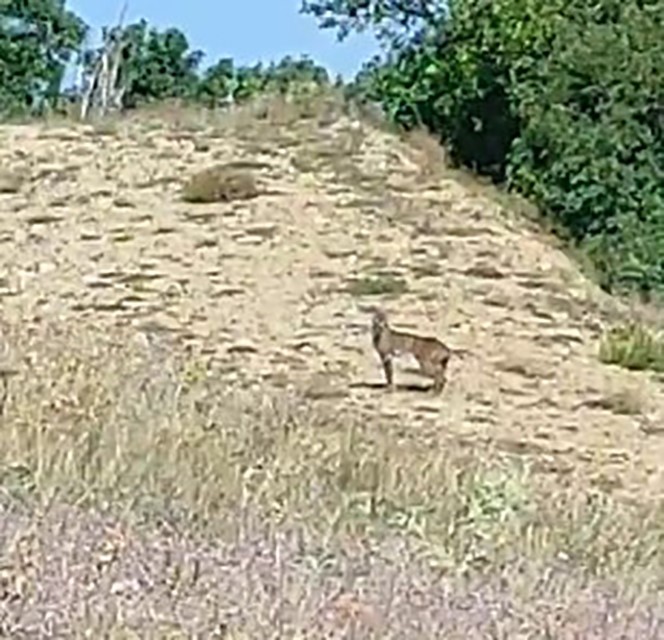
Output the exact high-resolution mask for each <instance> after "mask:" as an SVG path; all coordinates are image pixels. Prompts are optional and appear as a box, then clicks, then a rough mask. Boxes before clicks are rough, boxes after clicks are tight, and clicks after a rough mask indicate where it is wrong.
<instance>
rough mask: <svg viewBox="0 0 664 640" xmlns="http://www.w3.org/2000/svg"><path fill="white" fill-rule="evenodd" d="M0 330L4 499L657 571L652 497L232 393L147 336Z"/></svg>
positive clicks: (445, 555) (206, 366) (469, 556)
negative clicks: (561, 478) (616, 498)
mask: <svg viewBox="0 0 664 640" xmlns="http://www.w3.org/2000/svg"><path fill="white" fill-rule="evenodd" d="M1 335H2V340H3V343H4V344H5V345H11V348H10V349H9V352H10V353H11V354H12V359H11V361H12V362H14V363H16V366H15V371H14V372H13V373H14V375H12V376H11V377H8V378H7V380H8V383H9V384H8V389H9V394H8V398H7V401H6V402H5V405H4V412H3V414H2V418H0V420H1V421H0V439H1V441H2V442H3V446H2V448H1V449H0V470H1V477H2V485H3V488H4V491H5V492H6V494H7V495H9V496H12V497H13V498H15V499H20V500H21V501H27V502H28V503H35V504H44V505H45V504H51V503H64V504H76V505H80V506H83V505H87V506H90V507H99V506H100V505H106V508H107V509H108V508H109V506H110V505H112V507H111V510H112V511H113V512H115V513H120V514H122V513H125V514H126V513H129V514H131V513H134V514H141V515H142V516H143V517H147V518H148V519H153V518H157V519H160V518H163V517H168V514H169V513H170V514H173V513H179V514H181V517H183V518H184V520H185V521H186V522H188V523H189V525H190V526H192V527H194V528H200V527H201V526H203V528H204V529H205V530H210V529H211V530H214V531H216V532H217V533H221V534H223V535H231V536H233V535H236V534H237V528H238V526H241V521H242V519H241V518H239V517H238V516H239V514H245V515H247V516H249V515H250V516H251V517H258V518H259V519H261V521H263V522H265V523H268V522H270V523H273V524H275V525H276V524H294V523H298V524H300V525H304V526H306V527H307V528H308V529H309V530H310V531H312V532H314V533H315V535H322V536H324V537H326V538H329V536H336V535H341V534H352V535H370V534H373V535H379V536H380V535H385V534H386V533H388V532H391V533H398V534H400V535H406V536H415V537H416V538H417V539H418V540H419V541H420V543H421V544H423V545H424V548H425V549H428V552H427V553H434V555H435V556H436V560H435V562H436V563H438V564H440V566H441V568H442V567H444V568H445V569H446V570H447V571H459V570H466V569H470V568H474V569H477V570H479V569H484V568H486V567H488V566H496V563H497V564H498V565H500V563H502V562H505V561H507V560H508V559H509V558H510V557H513V556H514V555H515V554H516V555H517V556H519V557H522V558H532V559H533V560H537V561H546V560H547V559H548V560H553V559H555V558H556V557H559V556H560V555H561V554H563V555H564V556H565V557H566V558H568V559H570V561H573V562H575V563H581V564H580V565H579V566H581V565H582V566H584V567H586V568H588V569H589V570H591V571H592V572H598V573H600V574H601V573H603V572H609V573H611V572H613V573H615V572H623V571H625V572H628V573H629V572H633V571H638V570H640V568H643V567H644V566H646V567H649V568H650V569H651V570H654V568H655V567H660V569H661V568H664V550H663V549H662V547H661V545H660V544H659V539H660V538H661V535H663V534H664V518H662V514H661V513H660V510H659V508H653V507H648V506H638V507H637V506H628V505H625V504H620V503H618V502H613V501H612V500H611V499H610V498H608V497H604V496H602V495H601V494H597V493H588V490H586V489H583V487H581V486H577V485H576V484H574V483H573V482H572V483H571V484H569V485H568V486H565V487H563V486H558V487H557V489H556V491H555V493H553V494H552V493H550V490H551V486H550V485H548V484H547V483H545V482H543V481H540V480H538V478H537V477H536V476H534V475H533V474H532V471H531V470H529V468H528V467H527V466H524V465H523V464H522V463H519V462H517V461H516V460H515V459H511V458H509V457H504V456H499V455H498V454H497V453H496V452H495V451H494V452H492V451H491V450H490V449H486V450H485V451H484V453H483V454H482V453H481V449H479V448H478V449H477V450H476V451H473V452H472V454H469V453H468V452H466V451H465V449H464V448H463V447H459V446H456V445H455V444H454V441H453V440H446V439H445V438H444V434H441V435H440V436H439V437H440V440H439V442H437V443H432V442H431V441H430V440H425V439H422V438H421V437H420V435H419V434H418V431H417V429H412V428H409V425H394V426H389V425H388V424H382V425H380V424H377V423H375V422H374V421H367V420H365V419H364V417H363V415H361V414H354V413H353V411H352V410H347V411H344V412H342V413H341V414H339V413H338V412H336V411H335V410H334V408H333V406H332V405H330V404H325V403H324V402H318V403H317V402H311V401H308V400H306V399H305V398H304V397H303V396H299V395H297V394H296V395H292V394H290V395H289V394H288V393H285V392H283V393H278V392H270V393H268V392H264V393H261V392H256V391H249V390H246V391H242V390H237V389H236V390H231V389H230V388H228V387H227V385H226V384H225V383H224V374H223V372H215V370H214V368H213V367H212V368H211V367H210V363H209V362H206V361H205V360H204V359H202V358H195V357H193V356H188V357H184V356H178V355H176V352H175V351H171V348H169V347H165V348H162V347H159V345H158V341H157V342H155V340H156V339H153V340H152V341H148V344H147V345H143V344H141V343H140V341H138V340H137V339H136V338H135V337H132V336H131V335H130V334H129V333H127V332H123V331H120V330H118V332H117V333H116V334H113V335H110V334H109V333H108V332H106V333H102V332H101V331H99V330H97V329H94V328H87V327H83V326H79V327H71V326H69V327H65V326H58V325H57V324H44V325H42V326H39V327H33V328H31V329H30V330H29V331H28V330H25V329H21V328H17V327H7V326H3V327H2V334H1ZM397 434H398V435H397ZM397 437H398V439H399V446H398V447H395V446H394V442H395V438H397ZM203 523H204V524H203ZM644 563H645V564H644Z"/></svg>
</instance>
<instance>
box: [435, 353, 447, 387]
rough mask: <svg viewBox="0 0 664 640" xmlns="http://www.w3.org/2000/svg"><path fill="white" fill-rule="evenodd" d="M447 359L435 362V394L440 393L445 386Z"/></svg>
mask: <svg viewBox="0 0 664 640" xmlns="http://www.w3.org/2000/svg"><path fill="white" fill-rule="evenodd" d="M448 361H449V358H443V359H442V360H439V361H438V362H437V367H436V371H435V373H434V383H433V390H434V392H435V393H436V394H439V393H442V391H443V389H444V388H445V385H446V384H447V375H446V373H447V363H448Z"/></svg>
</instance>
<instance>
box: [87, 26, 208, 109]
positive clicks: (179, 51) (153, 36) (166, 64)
mask: <svg viewBox="0 0 664 640" xmlns="http://www.w3.org/2000/svg"><path fill="white" fill-rule="evenodd" d="M103 39H104V41H109V40H110V41H116V42H119V43H120V49H119V55H120V66H119V78H118V83H119V85H120V86H122V87H123V89H124V91H123V98H122V103H123V104H122V106H124V107H126V108H131V107H135V106H137V105H138V104H142V103H148V102H154V101H158V100H163V99H166V98H193V97H194V96H195V95H196V92H197V88H198V81H199V78H198V75H197V71H198V67H199V65H200V63H201V61H202V59H203V53H202V52H201V51H198V50H193V51H192V50H190V49H189V42H188V40H187V38H186V36H185V35H184V34H183V33H182V32H181V31H180V30H179V29H175V28H170V29H166V30H165V31H159V30H158V29H155V28H149V27H148V23H147V21H145V20H140V21H139V22H137V23H134V24H130V25H128V26H127V27H121V26H119V27H113V28H109V27H105V28H104V29H103ZM103 53H104V47H101V48H99V49H96V50H91V51H88V52H87V54H86V56H85V65H86V70H87V74H88V78H89V79H90V78H91V75H92V71H93V69H94V68H95V66H96V65H97V63H98V61H99V60H100V58H101V56H102V55H103Z"/></svg>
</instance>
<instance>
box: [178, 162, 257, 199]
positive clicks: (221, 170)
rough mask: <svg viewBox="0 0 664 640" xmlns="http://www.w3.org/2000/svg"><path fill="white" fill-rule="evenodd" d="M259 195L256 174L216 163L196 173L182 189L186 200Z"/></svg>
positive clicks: (239, 197)
mask: <svg viewBox="0 0 664 640" xmlns="http://www.w3.org/2000/svg"><path fill="white" fill-rule="evenodd" d="M258 195H259V190H258V187H257V185H256V180H255V179H254V176H253V175H252V174H251V173H249V172H248V171H241V170H238V169H237V168H235V167H233V166H227V165H223V164H220V165H215V166H213V167H209V168H208V169H204V170H203V171H201V172H199V173H196V174H194V175H193V176H191V178H189V180H188V181H187V182H186V183H185V185H184V187H183V189H182V198H183V200H184V201H185V202H192V203H210V202H231V201H233V200H248V199H251V198H255V197H257V196H258Z"/></svg>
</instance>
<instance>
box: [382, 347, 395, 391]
mask: <svg viewBox="0 0 664 640" xmlns="http://www.w3.org/2000/svg"><path fill="white" fill-rule="evenodd" d="M380 361H381V363H382V365H383V371H385V380H386V381H387V387H388V389H389V390H390V391H392V390H393V389H394V367H393V365H392V356H391V355H389V354H388V355H385V356H383V355H381V357H380Z"/></svg>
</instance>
